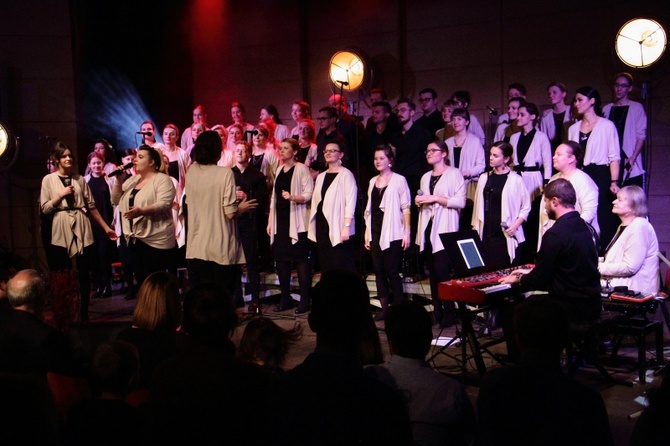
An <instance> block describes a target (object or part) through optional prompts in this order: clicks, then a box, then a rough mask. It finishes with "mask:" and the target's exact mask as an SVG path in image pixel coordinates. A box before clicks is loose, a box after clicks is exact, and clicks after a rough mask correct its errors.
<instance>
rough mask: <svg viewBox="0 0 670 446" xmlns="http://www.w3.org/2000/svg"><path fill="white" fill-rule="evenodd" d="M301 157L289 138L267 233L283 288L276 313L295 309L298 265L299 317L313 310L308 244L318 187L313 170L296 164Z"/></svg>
mask: <svg viewBox="0 0 670 446" xmlns="http://www.w3.org/2000/svg"><path fill="white" fill-rule="evenodd" d="M297 154H298V141H296V140H295V139H293V138H287V139H285V140H283V141H282V142H281V144H280V146H279V159H280V160H281V161H282V163H283V165H282V166H280V167H279V168H278V169H277V174H276V179H275V184H274V188H273V190H272V197H271V199H270V218H269V221H268V227H267V231H268V235H269V236H270V243H272V244H273V246H274V253H275V261H276V264H277V275H278V276H279V286H280V287H281V301H280V302H279V305H277V306H276V307H275V311H284V310H287V309H289V308H291V306H292V301H291V263H293V262H295V263H296V267H297V270H298V281H299V282H300V305H299V306H298V308H297V309H296V310H295V314H302V313H306V312H307V311H309V308H310V302H309V290H310V288H311V285H312V276H311V274H310V264H309V244H308V241H307V203H309V202H310V200H311V199H312V192H313V189H314V183H313V181H312V177H311V176H310V173H309V169H308V168H307V167H306V166H305V165H304V164H302V163H299V162H297V161H296V160H295V157H296V156H297Z"/></svg>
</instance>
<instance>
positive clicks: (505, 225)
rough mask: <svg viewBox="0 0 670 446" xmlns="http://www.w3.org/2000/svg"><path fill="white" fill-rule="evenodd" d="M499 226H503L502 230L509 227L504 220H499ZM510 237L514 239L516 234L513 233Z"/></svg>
mask: <svg viewBox="0 0 670 446" xmlns="http://www.w3.org/2000/svg"><path fill="white" fill-rule="evenodd" d="M500 227H501V228H503V231H505V230H507V229H509V225H508V224H507V222H506V221H501V222H500ZM512 238H513V239H514V240H516V235H513V236H512Z"/></svg>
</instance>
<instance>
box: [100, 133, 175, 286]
mask: <svg viewBox="0 0 670 446" xmlns="http://www.w3.org/2000/svg"><path fill="white" fill-rule="evenodd" d="M167 128H169V127H166V129H167ZM165 133H167V132H165ZM174 138H175V140H176V136H174ZM133 165H134V167H135V172H136V174H135V175H133V176H132V177H130V178H128V180H127V181H124V180H126V175H127V174H126V172H125V171H124V172H123V173H121V174H120V175H119V176H118V177H117V181H116V183H115V184H114V188H113V189H112V203H114V204H118V206H119V210H120V211H121V216H122V219H121V225H122V228H123V235H124V237H125V238H126V243H127V244H128V249H129V250H130V255H131V259H132V260H131V262H132V265H133V269H134V272H135V277H137V282H138V285H140V286H141V285H142V282H143V281H144V279H145V278H146V277H147V276H148V275H149V274H151V273H153V272H155V271H165V270H166V269H167V267H168V265H169V262H170V260H171V259H172V256H173V255H174V248H175V246H176V240H175V228H174V223H173V220H172V203H173V201H174V197H175V187H174V186H173V184H172V180H171V179H170V177H168V176H167V175H165V174H163V173H160V172H159V171H158V170H159V169H160V166H161V155H160V153H159V152H158V150H156V149H154V148H153V147H149V146H140V148H139V149H138V150H137V157H136V158H135V160H133Z"/></svg>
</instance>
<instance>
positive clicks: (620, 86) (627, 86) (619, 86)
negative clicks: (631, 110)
mask: <svg viewBox="0 0 670 446" xmlns="http://www.w3.org/2000/svg"><path fill="white" fill-rule="evenodd" d="M614 88H630V85H628V84H614Z"/></svg>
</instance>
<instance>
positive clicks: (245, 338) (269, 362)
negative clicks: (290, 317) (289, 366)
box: [237, 318, 302, 376]
mask: <svg viewBox="0 0 670 446" xmlns="http://www.w3.org/2000/svg"><path fill="white" fill-rule="evenodd" d="M301 337H302V326H301V325H300V322H297V323H296V324H295V326H294V327H293V328H291V329H289V330H287V329H284V328H282V327H280V326H279V325H277V324H276V323H274V322H273V321H272V320H270V319H267V318H259V319H254V320H252V321H251V322H249V324H247V327H246V328H245V329H244V334H243V335H242V339H241V340H240V348H239V349H238V351H237V357H238V358H240V359H242V360H244V361H248V362H253V363H255V364H258V365H260V366H261V367H263V368H264V369H266V370H267V371H268V372H270V373H271V374H272V375H274V376H281V375H283V374H284V369H283V368H282V365H283V363H284V360H285V359H286V355H288V351H289V348H291V346H293V345H294V344H295V343H296V342H298V340H300V338H301Z"/></svg>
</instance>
